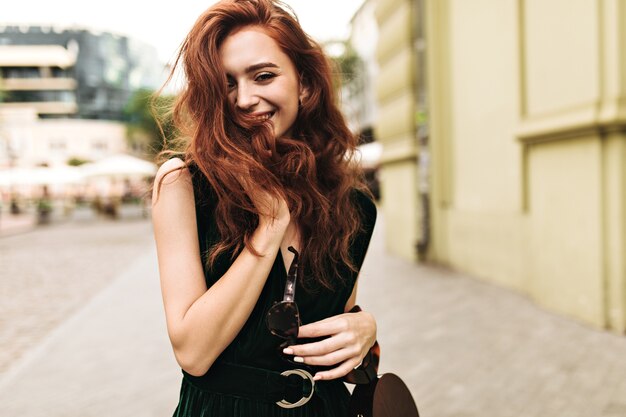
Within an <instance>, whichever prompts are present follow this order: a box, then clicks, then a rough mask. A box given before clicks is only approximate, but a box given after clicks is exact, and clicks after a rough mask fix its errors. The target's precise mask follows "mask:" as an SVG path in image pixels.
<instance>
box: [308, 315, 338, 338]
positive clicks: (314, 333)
mask: <svg viewBox="0 0 626 417" xmlns="http://www.w3.org/2000/svg"><path fill="white" fill-rule="evenodd" d="M349 327H350V323H349V321H348V319H347V318H346V317H342V316H334V317H330V318H327V319H324V320H320V321H316V322H315V323H309V324H305V325H304V326H300V328H299V329H298V337H305V338H306V337H321V336H330V335H334V334H337V333H341V332H344V331H346V330H348V328H349Z"/></svg>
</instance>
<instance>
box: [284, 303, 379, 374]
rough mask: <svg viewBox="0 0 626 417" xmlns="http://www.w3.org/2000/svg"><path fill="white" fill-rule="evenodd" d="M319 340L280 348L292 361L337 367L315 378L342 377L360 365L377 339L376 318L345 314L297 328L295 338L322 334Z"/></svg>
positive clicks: (366, 315) (363, 312)
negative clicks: (283, 348)
mask: <svg viewBox="0 0 626 417" xmlns="http://www.w3.org/2000/svg"><path fill="white" fill-rule="evenodd" d="M324 336H326V339H324V340H321V341H319V342H313V343H307V344H303V345H293V346H289V347H287V348H285V350H284V351H283V352H284V353H285V354H288V355H295V358H294V361H296V362H300V363H305V364H307V365H316V366H317V365H321V366H331V365H337V364H338V366H337V367H336V368H333V369H330V370H328V371H321V372H318V373H316V374H315V377H314V379H315V380H328V379H336V378H341V377H343V376H345V375H346V374H348V373H349V372H350V371H352V370H353V369H354V368H355V367H357V366H359V365H360V364H361V362H362V361H363V358H364V357H365V355H366V354H367V352H368V351H369V349H370V347H372V345H373V344H374V342H375V341H376V320H374V316H372V315H371V314H370V313H368V312H365V311H361V312H358V313H344V314H339V315H337V316H333V317H329V318H327V319H324V320H320V321H317V322H315V323H310V324H306V325H304V326H302V327H300V330H299V332H298V338H316V337H324Z"/></svg>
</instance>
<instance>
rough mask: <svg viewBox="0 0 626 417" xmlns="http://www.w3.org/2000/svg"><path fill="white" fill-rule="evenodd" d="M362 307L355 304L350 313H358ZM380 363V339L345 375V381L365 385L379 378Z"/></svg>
mask: <svg viewBox="0 0 626 417" xmlns="http://www.w3.org/2000/svg"><path fill="white" fill-rule="evenodd" d="M359 311H362V310H361V307H359V306H358V305H355V306H354V307H352V309H350V311H349V313H358V312H359ZM379 363H380V346H379V345H378V340H377V341H375V342H374V345H373V346H372V347H371V348H370V350H369V351H368V352H367V354H366V355H365V357H364V358H363V362H362V363H361V365H359V366H357V367H356V368H354V369H353V370H352V371H350V372H349V373H348V374H347V375H346V376H344V377H343V380H344V382H347V383H348V384H359V385H365V384H369V383H370V382H373V381H375V380H376V379H378V364H379Z"/></svg>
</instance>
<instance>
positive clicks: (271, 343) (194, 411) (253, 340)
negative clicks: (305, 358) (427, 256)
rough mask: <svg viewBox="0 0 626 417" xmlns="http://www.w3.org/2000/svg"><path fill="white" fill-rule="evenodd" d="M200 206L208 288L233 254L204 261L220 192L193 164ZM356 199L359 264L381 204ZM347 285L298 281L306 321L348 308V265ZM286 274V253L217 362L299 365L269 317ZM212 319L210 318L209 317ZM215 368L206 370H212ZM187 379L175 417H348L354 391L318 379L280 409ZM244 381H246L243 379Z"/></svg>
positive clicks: (357, 195)
mask: <svg viewBox="0 0 626 417" xmlns="http://www.w3.org/2000/svg"><path fill="white" fill-rule="evenodd" d="M189 170H190V173H191V177H192V182H193V188H194V195H195V206H196V220H197V227H198V238H199V242H200V252H201V257H202V263H203V267H204V273H205V278H206V284H207V287H211V286H212V285H213V284H214V283H215V282H216V281H217V280H218V279H219V278H220V277H221V276H222V275H224V273H225V272H226V271H227V270H228V268H229V267H230V266H231V264H232V261H231V254H222V255H221V256H220V257H219V258H218V259H217V261H216V263H215V266H214V267H213V269H212V270H208V269H207V268H206V266H205V262H206V253H207V250H208V249H209V248H210V247H211V246H212V245H213V244H214V243H216V242H217V241H218V239H219V233H218V229H217V225H216V222H215V218H214V215H213V214H214V208H215V207H214V203H215V195H214V193H213V192H212V190H211V188H210V185H209V184H208V181H207V180H206V178H205V177H204V175H203V174H202V173H201V172H200V170H199V169H198V168H197V167H195V166H193V165H192V166H190V167H189ZM353 198H354V199H355V200H354V201H355V202H356V204H357V207H358V209H359V212H360V214H361V218H362V228H361V229H362V230H361V231H360V232H359V233H358V235H357V237H356V239H354V242H353V244H352V246H351V248H350V251H351V254H352V259H353V261H354V263H355V265H356V266H357V268H358V269H360V267H361V265H362V263H363V259H364V258H365V253H366V251H367V248H368V246H369V242H370V238H371V235H372V231H373V229H374V224H375V221H376V206H375V205H374V203H373V202H372V201H371V200H370V199H369V198H368V197H367V196H366V195H364V194H363V193H361V192H357V191H355V192H354V193H353ZM342 274H344V276H345V277H346V278H347V279H346V281H347V285H337V288H335V290H333V291H330V290H326V289H319V290H316V291H315V292H307V291H306V290H305V289H304V288H302V287H301V286H300V282H298V283H297V285H296V297H295V301H296V302H297V304H298V308H299V310H300V318H301V321H302V324H307V323H312V322H315V321H319V320H322V319H325V318H327V317H331V316H334V315H337V314H342V313H343V312H344V307H345V305H346V302H347V301H348V298H349V297H350V294H351V293H352V289H353V287H354V283H355V281H356V278H357V275H358V273H354V272H352V271H350V270H349V269H348V268H347V267H345V268H344V269H343V270H342ZM286 278H287V274H286V271H285V266H284V262H283V259H282V255H281V252H280V251H278V255H277V257H276V259H275V261H274V264H273V266H272V269H271V271H270V273H269V276H268V277H267V281H266V282H265V286H264V287H263V290H262V291H261V294H260V296H259V299H258V301H257V303H256V305H255V307H254V309H253V311H252V313H251V314H250V317H249V318H248V320H247V321H246V323H245V324H244V326H243V328H242V329H241V331H240V332H239V334H238V335H237V336H236V337H235V339H234V340H233V341H232V343H231V344H230V345H229V346H228V347H227V348H226V349H225V350H224V351H223V352H222V354H221V355H220V356H219V357H218V359H217V360H216V361H215V363H230V364H237V365H244V366H251V367H256V368H264V369H268V370H273V371H278V372H282V371H284V370H286V369H293V368H295V366H294V365H289V364H288V363H287V362H285V361H284V360H283V359H282V358H281V357H280V355H279V353H278V351H277V347H278V346H279V345H280V343H281V340H280V339H279V338H277V337H275V336H273V335H272V334H271V333H270V332H269V331H268V329H267V326H266V322H265V317H266V314H267V311H268V309H269V308H270V307H271V306H272V305H273V304H274V302H276V301H281V300H282V297H283V291H284V287H285V280H286ZM207 320H211V318H210V317H207ZM210 372H211V369H209V371H208V372H207V374H209V373H210ZM182 373H183V379H182V384H181V390H180V398H179V403H178V406H177V408H176V410H175V412H174V417H230V416H232V417H287V416H289V417H296V416H297V417H345V416H346V415H347V409H348V402H349V399H350V393H349V391H348V389H347V388H346V386H345V385H344V383H343V382H342V380H341V379H337V380H331V381H317V382H316V384H315V394H314V396H313V398H312V399H311V400H310V401H309V402H308V403H307V404H305V405H303V406H301V407H297V408H293V409H285V408H281V407H279V406H278V405H276V404H273V403H266V402H261V401H257V400H251V399H247V398H240V397H237V396H231V395H224V394H219V393H215V392H209V391H207V390H205V389H203V388H202V387H201V386H199V384H194V379H197V378H198V377H194V376H191V375H189V374H187V373H186V372H185V371H182ZM200 378H202V377H200ZM241 383H242V384H245V381H242V382H241Z"/></svg>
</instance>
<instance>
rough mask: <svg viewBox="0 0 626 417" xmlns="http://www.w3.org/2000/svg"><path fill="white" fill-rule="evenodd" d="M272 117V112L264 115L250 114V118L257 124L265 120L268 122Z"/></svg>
mask: <svg viewBox="0 0 626 417" xmlns="http://www.w3.org/2000/svg"><path fill="white" fill-rule="evenodd" d="M273 115H274V112H273V111H268V112H264V113H256V114H251V115H250V116H252V118H253V119H254V120H255V121H257V122H264V121H266V120H269V119H270V118H271V117H272V116H273Z"/></svg>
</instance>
